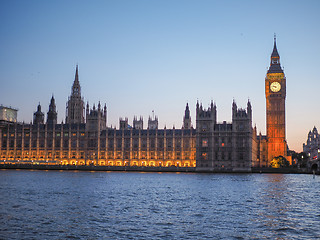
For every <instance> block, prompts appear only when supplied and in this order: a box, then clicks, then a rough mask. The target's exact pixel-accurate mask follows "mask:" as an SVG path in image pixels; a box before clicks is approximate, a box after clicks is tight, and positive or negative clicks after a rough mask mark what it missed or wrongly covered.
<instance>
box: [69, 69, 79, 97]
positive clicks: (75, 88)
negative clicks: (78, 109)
mask: <svg viewBox="0 0 320 240" xmlns="http://www.w3.org/2000/svg"><path fill="white" fill-rule="evenodd" d="M71 95H73V96H79V97H81V87H80V83H79V74H78V64H77V66H76V74H75V77H74V82H73V85H72V91H71Z"/></svg>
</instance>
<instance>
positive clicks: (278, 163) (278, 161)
mask: <svg viewBox="0 0 320 240" xmlns="http://www.w3.org/2000/svg"><path fill="white" fill-rule="evenodd" d="M270 167H272V168H283V167H289V161H288V160H287V159H286V158H285V157H283V156H278V157H274V158H273V159H272V161H271V162H270Z"/></svg>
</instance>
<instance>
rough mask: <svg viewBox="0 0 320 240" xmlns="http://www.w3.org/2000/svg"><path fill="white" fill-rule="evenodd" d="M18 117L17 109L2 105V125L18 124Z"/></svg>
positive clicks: (0, 116)
mask: <svg viewBox="0 0 320 240" xmlns="http://www.w3.org/2000/svg"><path fill="white" fill-rule="evenodd" d="M17 115H18V110H17V109H14V108H11V107H5V106H2V105H1V106H0V124H1V123H2V124H5V123H15V122H17Z"/></svg>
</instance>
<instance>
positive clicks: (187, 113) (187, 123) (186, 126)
mask: <svg viewBox="0 0 320 240" xmlns="http://www.w3.org/2000/svg"><path fill="white" fill-rule="evenodd" d="M183 128H184V129H190V128H191V117H190V110H189V105H188V103H187V106H186V110H185V111H184V117H183Z"/></svg>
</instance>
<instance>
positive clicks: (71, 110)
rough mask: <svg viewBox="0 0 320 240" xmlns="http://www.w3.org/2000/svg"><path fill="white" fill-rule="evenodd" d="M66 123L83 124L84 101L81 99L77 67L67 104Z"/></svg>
mask: <svg viewBox="0 0 320 240" xmlns="http://www.w3.org/2000/svg"><path fill="white" fill-rule="evenodd" d="M66 123H84V101H83V99H82V98H81V87H80V82H79V74H78V65H77V66H76V74H75V78H74V82H73V85H72V88H71V96H70V97H69V100H68V102H67V109H66Z"/></svg>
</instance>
